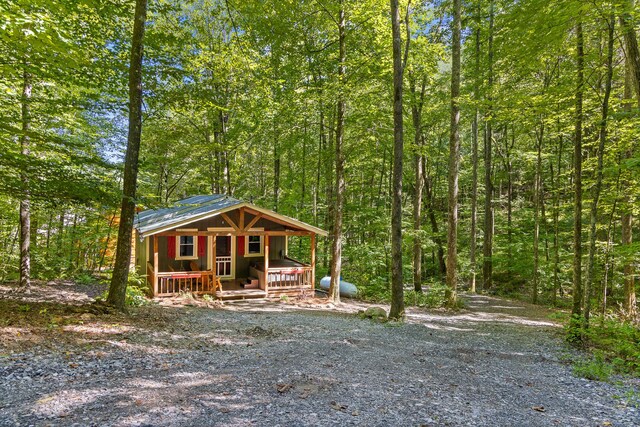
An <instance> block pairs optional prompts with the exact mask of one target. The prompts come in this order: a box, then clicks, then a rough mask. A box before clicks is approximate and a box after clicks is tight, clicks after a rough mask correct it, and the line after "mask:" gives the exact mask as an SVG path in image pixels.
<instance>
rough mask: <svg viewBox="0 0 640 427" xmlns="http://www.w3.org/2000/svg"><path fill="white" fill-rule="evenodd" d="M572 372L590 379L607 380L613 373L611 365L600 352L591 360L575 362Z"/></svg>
mask: <svg viewBox="0 0 640 427" xmlns="http://www.w3.org/2000/svg"><path fill="white" fill-rule="evenodd" d="M573 374H574V375H575V376H577V377H581V378H586V379H588V380H592V381H609V379H610V378H611V375H612V374H613V367H612V366H611V365H610V364H608V363H607V362H606V361H605V360H604V358H603V357H602V355H601V354H598V353H597V354H596V355H595V358H593V359H591V360H580V361H577V362H575V364H574V365H573Z"/></svg>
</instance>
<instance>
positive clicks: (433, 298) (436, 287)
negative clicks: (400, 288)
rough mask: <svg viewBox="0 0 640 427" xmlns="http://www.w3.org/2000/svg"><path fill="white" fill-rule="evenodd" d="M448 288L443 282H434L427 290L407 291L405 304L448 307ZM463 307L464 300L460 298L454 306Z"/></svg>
mask: <svg viewBox="0 0 640 427" xmlns="http://www.w3.org/2000/svg"><path fill="white" fill-rule="evenodd" d="M447 289H448V288H447V286H446V285H445V284H443V283H434V284H432V285H430V286H429V287H428V288H427V291H426V292H416V291H414V290H411V291H405V293H404V304H405V305H406V306H415V307H429V308H440V307H447V302H448V301H447V298H446V294H447ZM461 307H462V301H461V300H460V299H459V298H458V300H457V304H456V307H454V308H461Z"/></svg>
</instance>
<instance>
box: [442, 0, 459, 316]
mask: <svg viewBox="0 0 640 427" xmlns="http://www.w3.org/2000/svg"><path fill="white" fill-rule="evenodd" d="M460 9H461V0H453V22H452V24H451V27H452V42H451V43H452V47H451V52H452V54H451V56H452V61H451V121H450V129H449V131H450V132H449V179H448V181H449V182H448V184H449V228H448V232H447V281H446V283H447V290H446V295H445V298H446V300H447V304H448V305H449V306H450V307H453V306H455V305H456V300H457V287H458V283H457V281H458V278H457V265H456V264H457V263H456V261H457V257H458V248H457V245H458V175H459V168H460V129H459V124H460V104H459V102H460V100H459V97H460V32H461V23H460Z"/></svg>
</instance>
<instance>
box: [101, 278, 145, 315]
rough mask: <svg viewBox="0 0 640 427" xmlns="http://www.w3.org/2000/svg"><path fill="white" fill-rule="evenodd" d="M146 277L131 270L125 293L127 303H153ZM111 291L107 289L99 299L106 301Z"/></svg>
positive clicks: (131, 304)
mask: <svg viewBox="0 0 640 427" xmlns="http://www.w3.org/2000/svg"><path fill="white" fill-rule="evenodd" d="M145 281H146V279H145V277H144V276H141V275H139V274H137V273H136V272H133V271H132V272H129V278H128V281H127V292H126V294H125V305H127V306H129V307H140V306H143V305H149V304H151V301H150V300H149V298H148V296H149V289H148V288H147V287H146V285H145ZM108 293H109V291H108V290H106V291H104V292H103V293H102V295H100V296H99V297H98V298H97V299H98V300H102V301H106V300H107V295H108Z"/></svg>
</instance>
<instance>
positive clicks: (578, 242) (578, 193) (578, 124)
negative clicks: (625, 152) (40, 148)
mask: <svg viewBox="0 0 640 427" xmlns="http://www.w3.org/2000/svg"><path fill="white" fill-rule="evenodd" d="M576 61H577V67H576V73H577V86H576V99H575V100H576V110H575V140H574V147H573V148H574V153H573V164H574V166H573V181H574V212H573V215H574V228H573V308H572V310H571V313H572V314H573V316H574V318H575V317H578V318H579V317H580V316H582V300H583V293H582V292H583V291H582V97H583V92H584V87H583V85H584V38H583V34H582V16H578V23H577V25H576Z"/></svg>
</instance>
